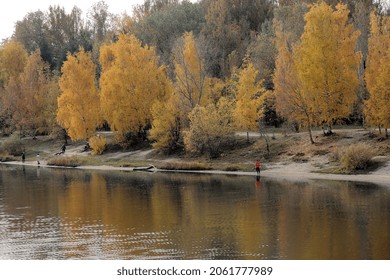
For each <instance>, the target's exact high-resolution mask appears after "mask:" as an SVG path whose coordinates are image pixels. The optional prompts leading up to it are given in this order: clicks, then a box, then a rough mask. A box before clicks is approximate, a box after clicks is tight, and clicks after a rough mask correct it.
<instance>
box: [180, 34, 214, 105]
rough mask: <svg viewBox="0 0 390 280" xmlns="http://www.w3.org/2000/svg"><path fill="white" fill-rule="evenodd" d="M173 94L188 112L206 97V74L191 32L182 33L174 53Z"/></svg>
mask: <svg viewBox="0 0 390 280" xmlns="http://www.w3.org/2000/svg"><path fill="white" fill-rule="evenodd" d="M174 65H175V74H176V75H175V78H176V82H175V92H176V93H177V94H178V95H179V96H180V99H181V100H182V103H183V106H184V109H185V110H186V111H187V112H189V111H191V110H192V109H193V108H195V106H196V105H201V103H202V102H203V100H204V99H205V98H206V95H207V90H208V89H207V87H208V81H207V73H206V69H205V64H204V61H203V59H202V57H201V54H200V52H199V48H198V46H197V45H196V41H195V38H194V35H193V34H192V32H189V33H184V35H183V38H182V41H181V42H179V44H178V46H177V47H176V51H175V52H174Z"/></svg>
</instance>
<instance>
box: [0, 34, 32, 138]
mask: <svg viewBox="0 0 390 280" xmlns="http://www.w3.org/2000/svg"><path fill="white" fill-rule="evenodd" d="M27 57H28V54H27V52H26V50H25V49H24V48H23V46H22V45H21V44H20V43H18V42H16V41H13V40H12V41H8V42H6V43H4V44H3V45H2V46H1V48H0V101H1V102H0V123H1V127H2V128H3V129H5V131H7V132H11V131H12V130H13V123H12V116H13V113H14V112H15V110H17V107H16V96H19V95H20V90H21V89H20V75H21V74H22V73H23V71H24V67H25V66H26V62H27Z"/></svg>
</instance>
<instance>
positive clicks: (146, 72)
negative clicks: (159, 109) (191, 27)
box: [100, 34, 172, 137]
mask: <svg viewBox="0 0 390 280" xmlns="http://www.w3.org/2000/svg"><path fill="white" fill-rule="evenodd" d="M100 62H101V65H102V75H101V78H100V88H101V94H100V101H101V107H102V112H103V115H104V117H105V119H106V120H107V122H108V124H109V125H110V126H111V129H113V130H115V131H117V132H118V133H119V134H120V135H126V134H128V133H136V134H142V136H143V137H144V136H145V133H146V129H147V128H148V126H150V124H151V122H152V113H151V108H152V104H153V103H154V102H155V101H156V100H163V99H164V98H165V96H166V94H167V92H170V91H171V87H172V86H171V82H170V81H169V79H168V78H167V75H166V71H165V68H164V67H159V66H158V59H157V56H156V52H155V49H154V48H151V47H148V46H142V43H141V42H140V41H139V40H138V39H137V38H136V37H135V36H133V35H131V36H128V35H123V34H122V35H119V39H118V41H117V42H115V43H112V44H110V45H107V46H103V47H102V48H101V51H100Z"/></svg>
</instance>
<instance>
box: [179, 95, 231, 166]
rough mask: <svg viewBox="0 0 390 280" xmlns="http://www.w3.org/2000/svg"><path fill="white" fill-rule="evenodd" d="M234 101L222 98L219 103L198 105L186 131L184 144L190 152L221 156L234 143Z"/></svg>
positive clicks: (190, 117) (190, 116)
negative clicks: (225, 148) (204, 105)
mask: <svg viewBox="0 0 390 280" xmlns="http://www.w3.org/2000/svg"><path fill="white" fill-rule="evenodd" d="M232 108H233V103H232V102H231V101H229V100H228V99H226V98H221V99H220V100H219V102H218V104H217V105H214V104H209V105H207V106H206V107H201V106H197V107H195V108H194V109H193V110H192V112H191V113H190V115H189V120H190V127H189V129H188V130H187V131H184V144H185V148H186V150H187V151H189V152H195V153H201V154H202V153H205V152H206V153H208V154H209V156H210V158H217V157H219V156H220V154H221V152H222V151H223V148H224V147H226V146H229V145H232V143H234V140H235V138H234V127H233V120H232V118H231V115H232V113H231V112H232Z"/></svg>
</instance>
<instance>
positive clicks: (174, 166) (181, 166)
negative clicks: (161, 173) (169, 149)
mask: <svg viewBox="0 0 390 280" xmlns="http://www.w3.org/2000/svg"><path fill="white" fill-rule="evenodd" d="M159 168H160V169H165V170H210V169H211V167H210V166H209V165H208V164H207V163H202V162H176V161H174V162H172V161H171V162H165V163H164V164H162V165H161V166H159Z"/></svg>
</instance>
